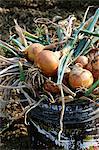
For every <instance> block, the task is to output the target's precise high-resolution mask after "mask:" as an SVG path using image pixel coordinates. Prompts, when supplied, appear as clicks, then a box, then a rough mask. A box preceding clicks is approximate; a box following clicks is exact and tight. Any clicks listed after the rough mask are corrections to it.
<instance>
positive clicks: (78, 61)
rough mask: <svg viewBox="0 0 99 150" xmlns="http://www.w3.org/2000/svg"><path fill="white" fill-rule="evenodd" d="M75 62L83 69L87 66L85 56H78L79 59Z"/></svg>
mask: <svg viewBox="0 0 99 150" xmlns="http://www.w3.org/2000/svg"><path fill="white" fill-rule="evenodd" d="M75 62H76V63H80V64H82V65H83V67H84V66H86V65H87V64H88V58H87V57H86V56H83V55H82V56H79V57H78V58H77V59H76V61H75Z"/></svg>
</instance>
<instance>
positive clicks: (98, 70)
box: [86, 55, 99, 81]
mask: <svg viewBox="0 0 99 150" xmlns="http://www.w3.org/2000/svg"><path fill="white" fill-rule="evenodd" d="M86 69H88V70H89V71H91V72H92V74H93V77H94V79H95V81H96V80H98V79H99V56H98V55H97V56H95V57H94V59H92V60H90V61H89V63H88V64H87V66H86Z"/></svg>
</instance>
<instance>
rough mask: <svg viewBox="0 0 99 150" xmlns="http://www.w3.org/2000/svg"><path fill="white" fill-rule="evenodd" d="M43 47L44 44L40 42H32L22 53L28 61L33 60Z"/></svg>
mask: <svg viewBox="0 0 99 150" xmlns="http://www.w3.org/2000/svg"><path fill="white" fill-rule="evenodd" d="M43 48H44V46H43V45H42V44H40V43H33V44H30V45H29V46H28V47H27V48H26V49H25V50H24V54H25V56H26V57H27V59H28V60H29V61H31V62H34V60H35V58H36V57H37V55H38V54H39V53H40V52H41V51H42V50H43Z"/></svg>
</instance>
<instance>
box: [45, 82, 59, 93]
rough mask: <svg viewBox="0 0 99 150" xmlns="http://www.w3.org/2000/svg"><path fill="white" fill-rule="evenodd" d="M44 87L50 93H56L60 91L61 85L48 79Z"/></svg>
mask: <svg viewBox="0 0 99 150" xmlns="http://www.w3.org/2000/svg"><path fill="white" fill-rule="evenodd" d="M44 89H45V90H46V91H48V92H50V93H54V94H58V93H60V89H59V87H58V86H57V85H55V84H54V83H52V82H50V81H46V82H45V83H44Z"/></svg>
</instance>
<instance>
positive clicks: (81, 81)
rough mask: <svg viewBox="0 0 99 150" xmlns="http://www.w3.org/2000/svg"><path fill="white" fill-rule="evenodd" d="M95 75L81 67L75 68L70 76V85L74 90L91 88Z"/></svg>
mask: <svg viewBox="0 0 99 150" xmlns="http://www.w3.org/2000/svg"><path fill="white" fill-rule="evenodd" d="M93 80H94V79H93V75H92V73H91V72H90V71H88V70H86V69H83V68H81V67H78V66H76V67H74V68H73V69H72V71H71V72H70V74H69V84H70V86H71V87H72V88H80V87H84V88H89V87H90V86H91V85H92V84H93Z"/></svg>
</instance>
